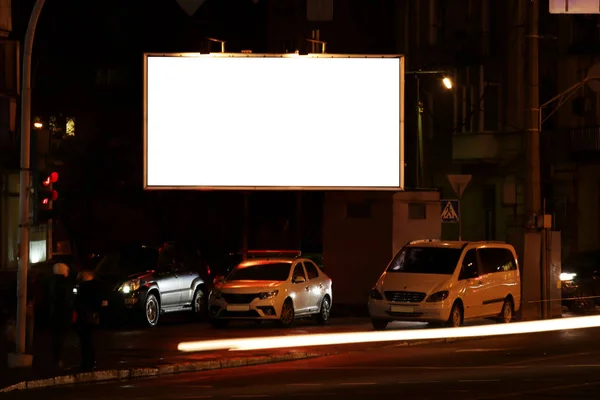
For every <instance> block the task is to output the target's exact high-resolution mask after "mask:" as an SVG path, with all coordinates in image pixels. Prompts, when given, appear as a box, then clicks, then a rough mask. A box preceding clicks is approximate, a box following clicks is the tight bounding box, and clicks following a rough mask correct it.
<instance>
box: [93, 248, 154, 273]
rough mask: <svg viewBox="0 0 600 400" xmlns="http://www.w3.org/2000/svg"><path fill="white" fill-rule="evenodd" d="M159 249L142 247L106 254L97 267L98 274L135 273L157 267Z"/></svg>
mask: <svg viewBox="0 0 600 400" xmlns="http://www.w3.org/2000/svg"><path fill="white" fill-rule="evenodd" d="M157 261H158V251H156V249H152V248H148V247H142V248H139V249H133V250H125V251H121V252H118V253H112V254H108V255H106V256H104V257H103V258H102V260H100V262H99V263H98V266H97V267H96V273H98V274H135V273H137V272H144V271H148V270H151V269H154V268H156V265H157Z"/></svg>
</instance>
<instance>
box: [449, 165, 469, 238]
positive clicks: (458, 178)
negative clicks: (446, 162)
mask: <svg viewBox="0 0 600 400" xmlns="http://www.w3.org/2000/svg"><path fill="white" fill-rule="evenodd" d="M447 177H448V181H449V182H450V184H451V185H452V189H454V193H456V197H457V198H458V214H459V215H460V216H461V217H460V218H459V219H458V240H462V206H461V199H462V195H463V193H464V191H465V189H466V188H467V186H468V185H469V182H471V177H472V176H471V175H448V176H447Z"/></svg>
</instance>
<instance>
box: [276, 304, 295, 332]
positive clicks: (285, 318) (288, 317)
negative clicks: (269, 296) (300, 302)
mask: <svg viewBox="0 0 600 400" xmlns="http://www.w3.org/2000/svg"><path fill="white" fill-rule="evenodd" d="M294 317H295V312H294V303H292V300H290V299H287V300H286V301H285V302H284V303H283V306H282V307H281V315H280V316H279V321H278V322H279V325H280V326H283V327H288V326H291V325H292V324H293V323H294Z"/></svg>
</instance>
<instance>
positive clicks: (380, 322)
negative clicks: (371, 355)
mask: <svg viewBox="0 0 600 400" xmlns="http://www.w3.org/2000/svg"><path fill="white" fill-rule="evenodd" d="M388 323H389V322H388V321H386V320H385V319H372V320H371V324H372V325H373V328H375V330H376V331H382V330H384V329H385V328H387V326H388Z"/></svg>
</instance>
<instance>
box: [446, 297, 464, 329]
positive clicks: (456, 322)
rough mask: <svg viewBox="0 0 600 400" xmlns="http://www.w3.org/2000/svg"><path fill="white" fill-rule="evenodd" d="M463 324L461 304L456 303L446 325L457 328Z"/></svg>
mask: <svg viewBox="0 0 600 400" xmlns="http://www.w3.org/2000/svg"><path fill="white" fill-rule="evenodd" d="M462 322H463V310H462V307H461V306H460V304H458V303H454V305H453V306H452V310H451V311H450V317H449V318H448V322H447V323H446V325H448V326H450V327H452V328H457V327H459V326H461V325H462Z"/></svg>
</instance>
